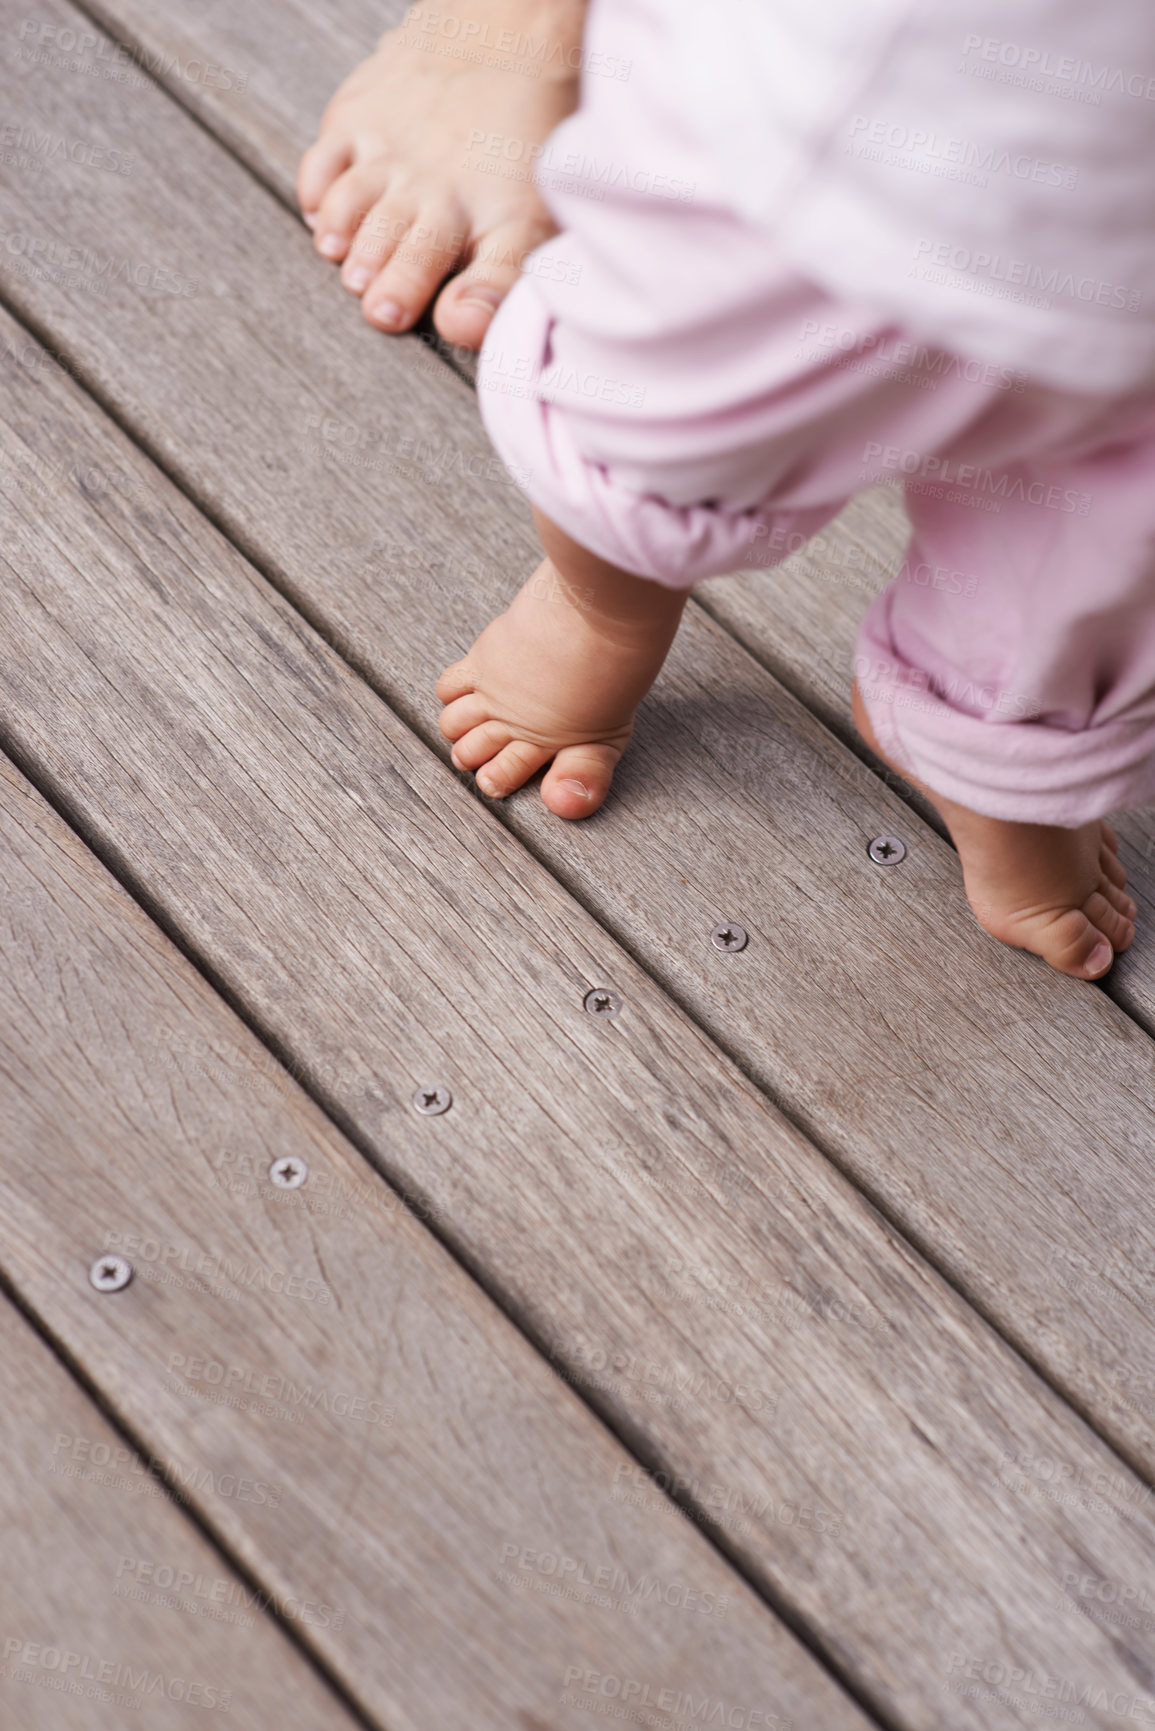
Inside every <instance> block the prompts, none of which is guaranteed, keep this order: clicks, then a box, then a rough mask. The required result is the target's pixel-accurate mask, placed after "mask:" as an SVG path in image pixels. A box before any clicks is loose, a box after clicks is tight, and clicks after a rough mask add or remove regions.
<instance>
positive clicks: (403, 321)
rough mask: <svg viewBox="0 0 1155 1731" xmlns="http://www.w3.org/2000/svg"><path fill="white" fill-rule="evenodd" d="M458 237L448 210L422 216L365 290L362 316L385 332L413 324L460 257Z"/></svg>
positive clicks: (460, 234)
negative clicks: (384, 329) (382, 328)
mask: <svg viewBox="0 0 1155 1731" xmlns="http://www.w3.org/2000/svg"><path fill="white" fill-rule="evenodd" d="M464 239H465V233H464V230H463V229H462V228H460V227H454V226H453V223H452V221H451V219H450V217H449V215H448V213H446V212H439V213H435V214H433V215H425V214H423V215H422V217H421V218H420V219H419V220H418V221H417V222H415V223H414V224H413V225H412V226H411V227H410V229H409V230H408V231H407V233H406V234H405V235H403V236H402V238H401V240H400V241H399V242H398V243H397V245H396V246H395V247H394V249H393V252H392V254H391V256H390V258H389V260H388V262H387V263H386V264H385V265H384V266H383V267H382V269H381V270H380V271H379V272H378V273H377V275H376V276H375V277H374V278H373V281H372V282H371V283H370V284H369V287H368V288H367V289H366V290H365V294H364V298H363V299H362V302H361V307H362V310H363V312H364V314H365V317H366V318H367V319H369V320H370V321H371V322H372V323H373V324H375V325H379V326H383V327H384V328H386V329H388V330H407V329H408V327H409V326H410V325H412V324H416V322H417V320H418V319H419V318H420V317H421V315H422V313H423V312H424V311H425V309H426V307H427V306H428V305H429V303H430V301H431V300H432V299H433V296H434V295H435V294H436V293H437V290H438V288H439V287H440V285H441V283H443V282H444V280H445V278H446V277H447V276H448V275H449V272H450V271H451V270H452V269H453V267H454V265H455V264H456V263H457V261H458V259H459V258H460V256H461V248H462V245H463V243H464Z"/></svg>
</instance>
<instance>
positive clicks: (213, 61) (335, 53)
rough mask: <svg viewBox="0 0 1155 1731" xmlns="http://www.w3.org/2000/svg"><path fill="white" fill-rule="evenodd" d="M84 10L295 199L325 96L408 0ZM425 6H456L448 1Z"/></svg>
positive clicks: (134, 65) (96, 2)
mask: <svg viewBox="0 0 1155 1731" xmlns="http://www.w3.org/2000/svg"><path fill="white" fill-rule="evenodd" d="M80 10H82V11H83V12H84V13H85V14H86V15H87V17H89V18H90V19H92V20H94V21H97V22H98V23H100V24H102V25H103V26H104V27H105V28H106V29H107V30H108V31H110V32H111V34H112V35H113V37H114V38H115V39H116V42H117V44H118V45H119V46H120V48H121V51H122V53H121V62H122V64H123V65H124V67H125V71H126V73H127V72H128V71H129V70H135V71H136V72H137V73H138V74H139V75H141V76H144V77H146V78H148V79H155V80H156V81H157V82H158V83H159V84H161V85H162V86H163V87H164V88H165V89H166V90H167V91H168V92H169V94H170V95H171V96H172V97H173V98H174V100H175V101H177V102H179V103H180V104H181V105H182V106H183V107H185V108H187V109H188V110H189V111H190V112H191V113H193V114H195V115H196V116H197V117H198V118H199V119H200V120H202V121H203V122H204V123H205V124H206V125H207V126H208V127H210V128H211V130H212V131H213V132H214V133H215V134H216V135H217V136H218V137H219V138H222V139H224V140H225V141H226V143H227V144H228V145H229V148H230V149H231V150H233V151H235V153H236V154H237V155H238V156H239V157H240V158H241V160H242V161H244V162H246V163H247V164H248V165H249V166H250V167H251V168H252V169H253V171H254V172H255V173H256V174H258V175H259V176H260V177H261V179H262V180H264V181H265V182H266V184H267V185H269V186H270V187H272V188H273V190H274V191H275V192H276V193H277V194H278V196H279V197H281V198H283V199H284V200H285V201H286V202H289V203H292V204H293V206H294V208H295V207H296V195H295V188H296V182H297V163H298V162H299V160H300V157H301V153H302V151H303V150H305V149H306V148H307V146H308V145H310V144H311V143H312V142H313V139H314V138H315V137H316V129H317V122H318V121H319V120H320V117H321V115H322V113H323V111H324V109H325V105H326V103H327V102H328V100H329V98H330V97H331V96H332V94H333V92H334V90H335V89H336V88H337V86H338V84H340V82H341V81H342V79H343V78H345V77H346V76H347V74H348V73H350V72H351V71H352V70H353V68H354V66H355V65H356V64H357V62H358V61H359V60H362V59H363V58H364V57H365V55H366V54H368V53H370V52H371V50H372V49H373V48H374V47H375V45H376V43H377V41H378V40H379V38H380V36H381V34H382V32H383V31H384V30H387V29H389V28H391V27H392V26H394V25H397V24H399V23H401V22H402V21H403V20H404V18H405V15H406V13H407V12H408V11H409V10H410V6H409V5H408V3H407V0H341V4H340V5H325V6H310V5H308V4H307V3H306V0H274V3H273V4H271V5H269V4H265V3H263V0H261V3H257V4H253V3H252V0H247V3H246V4H245V5H241V6H238V5H236V4H234V3H233V0H198V3H197V5H195V6H184V5H181V4H173V5H169V4H168V0H161V4H160V5H154V4H152V0H85V3H84V5H83V7H82V8H80ZM421 10H422V11H423V12H424V13H426V14H435V15H436V16H438V17H447V18H450V19H451V18H452V17H453V15H454V14H453V12H452V9H451V8H447V7H440V8H438V7H430V6H423V7H422V8H421ZM45 16H47V15H45ZM86 58H87V59H88V60H89V61H92V62H95V60H96V59H97V55H96V53H94V52H93V51H91V50H90V51H88V53H87V55H86ZM126 98H127V93H126Z"/></svg>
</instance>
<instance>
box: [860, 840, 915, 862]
mask: <svg viewBox="0 0 1155 1731" xmlns="http://www.w3.org/2000/svg"><path fill="white" fill-rule="evenodd" d="M866 851H867V853H868V854H869V855H870V857H871V859H872V860H873V861H874V863H875V865H898V863H899V861H900V860H904V859H905V858H906V843H905V842H904V841H899V839H898V837H897V836H896V835H876V836H875V838H874V840H873V841H872V842H871V844H870V846H869V847H868V848H867V850H866Z"/></svg>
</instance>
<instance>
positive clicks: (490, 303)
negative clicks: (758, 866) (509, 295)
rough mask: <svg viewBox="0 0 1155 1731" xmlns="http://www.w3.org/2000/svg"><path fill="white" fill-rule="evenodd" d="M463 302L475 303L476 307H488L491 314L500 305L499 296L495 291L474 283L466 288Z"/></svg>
mask: <svg viewBox="0 0 1155 1731" xmlns="http://www.w3.org/2000/svg"><path fill="white" fill-rule="evenodd" d="M461 298H462V300H463V301H476V303H477V305H478V306H483V307H488V308H489V310H490V311H491V312H492V311H493V310H494V308H495V307H499V306H500V305H501V296H500V294H499V293H498V291H497V290H496V289H491V288H485V287H483V285H482V284H481V283H474V284H473V285H472V286H471V287H469V288H467V289H466V290H465V291H464V292H463V294H462V296H461Z"/></svg>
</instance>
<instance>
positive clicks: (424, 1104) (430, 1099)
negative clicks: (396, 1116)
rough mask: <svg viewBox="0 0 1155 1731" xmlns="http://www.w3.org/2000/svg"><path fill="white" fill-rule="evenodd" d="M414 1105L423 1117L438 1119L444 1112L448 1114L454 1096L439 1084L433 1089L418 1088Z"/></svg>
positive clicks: (414, 1097)
mask: <svg viewBox="0 0 1155 1731" xmlns="http://www.w3.org/2000/svg"><path fill="white" fill-rule="evenodd" d="M413 1104H414V1106H415V1107H416V1108H417V1110H418V1111H419V1112H420V1113H421V1114H422V1116H423V1117H425V1118H437V1117H439V1116H440V1115H441V1113H442V1112H448V1110H449V1108H450V1107H451V1106H452V1104H453V1095H452V1094H451V1093H450V1092H449V1089H448V1088H443V1087H442V1086H441V1085H440V1084H439V1083H438V1084H436V1085H435V1086H434V1087H432V1088H418V1089H417V1092H416V1093H415V1094H414V1096H413Z"/></svg>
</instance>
